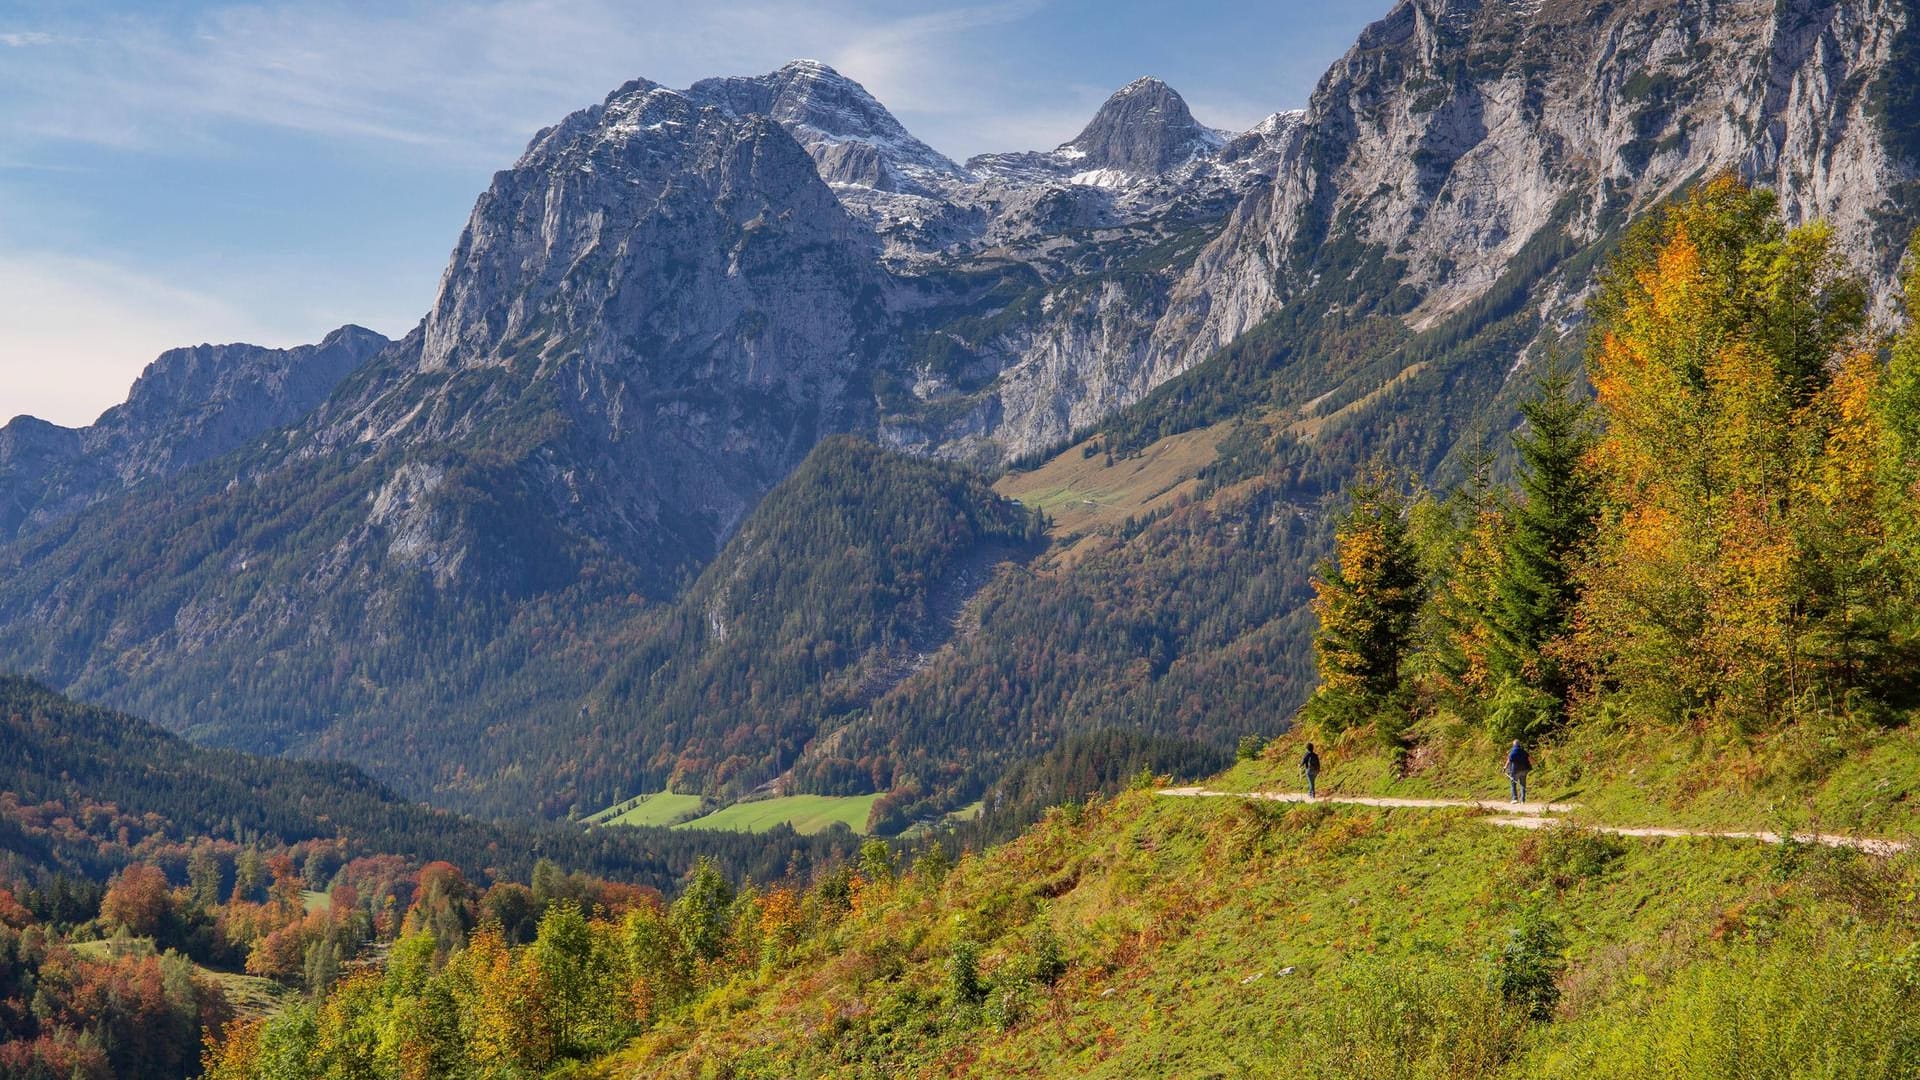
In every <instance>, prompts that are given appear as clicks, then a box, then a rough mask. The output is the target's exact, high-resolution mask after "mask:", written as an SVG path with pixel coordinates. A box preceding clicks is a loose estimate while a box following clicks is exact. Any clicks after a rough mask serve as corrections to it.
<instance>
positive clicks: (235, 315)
mask: <svg viewBox="0 0 1920 1080" xmlns="http://www.w3.org/2000/svg"><path fill="white" fill-rule="evenodd" d="M0 296H5V297H6V298H7V303H6V305H5V307H4V308H3V309H0V388H4V389H3V390H0V395H3V396H0V423H4V422H5V421H6V420H7V419H9V418H11V417H13V416H16V415H19V414H22V413H26V414H31V415H33V416H38V417H40V418H41V419H43V420H51V421H53V422H54V423H57V424H66V425H69V426H78V425H81V424H87V423H91V422H92V421H93V419H94V417H96V416H98V415H99V414H100V412H101V411H102V410H103V409H105V408H106V407H107V406H109V405H112V404H114V403H116V402H118V401H120V400H122V399H123V398H125V396H126V389H127V387H128V386H130V385H132V383H133V380H134V379H135V378H136V377H137V376H138V375H139V374H140V372H141V370H142V369H143V368H145V367H146V365H147V363H148V362H150V361H151V360H152V359H153V358H154V356H155V355H156V354H157V353H158V352H159V351H160V348H163V347H165V346H164V345H162V346H156V344H155V343H156V342H162V343H166V345H181V344H189V343H197V342H203V341H221V342H224V341H236V340H256V341H263V342H264V343H267V344H289V343H288V342H279V341H274V340H272V335H270V334H268V333H266V332H265V328H263V327H261V326H260V325H258V324H257V323H256V322H255V321H254V320H253V319H251V318H249V317H248V316H247V314H246V313H245V312H242V311H240V310H237V309H236V308H235V307H233V306H232V305H231V304H228V303H226V302H225V301H223V300H219V299H216V298H213V297H209V296H206V295H203V294H201V293H197V292H194V291H191V290H188V289H183V288H180V287H179V286H177V285H173V284H170V283H168V282H165V281H161V280H159V279H157V278H155V277H153V276H151V275H147V274H143V273H139V272H137V271H132V270H128V269H126V268H124V267H120V266H115V265H113V264H110V263H105V262H100V261H97V260H92V259H81V258H74V257H71V256H65V255H49V254H4V255H0Z"/></svg>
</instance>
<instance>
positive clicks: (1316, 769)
mask: <svg viewBox="0 0 1920 1080" xmlns="http://www.w3.org/2000/svg"><path fill="white" fill-rule="evenodd" d="M1300 771H1301V772H1303V773H1306V774H1307V798H1309V799H1311V798H1313V797H1314V793H1313V782H1314V781H1315V780H1316V779H1318V778H1319V776H1320V755H1319V754H1316V753H1314V752H1313V744H1312V743H1308V744H1307V756H1305V757H1303V758H1301V759H1300Z"/></svg>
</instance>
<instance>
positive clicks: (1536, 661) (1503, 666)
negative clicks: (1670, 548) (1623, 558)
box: [1489, 362, 1598, 703]
mask: <svg viewBox="0 0 1920 1080" xmlns="http://www.w3.org/2000/svg"><path fill="white" fill-rule="evenodd" d="M1520 413H1521V416H1523V417H1524V418H1525V419H1526V427H1525V428H1524V429H1523V430H1521V431H1520V432H1519V433H1517V434H1516V435H1515V436H1514V440H1513V444H1514V448H1515V449H1516V450H1517V451H1518V452H1519V455H1520V475H1519V480H1520V490H1521V492H1522V494H1523V496H1524V497H1523V498H1522V499H1520V500H1519V501H1518V503H1517V504H1516V505H1515V506H1514V507H1513V508H1512V509H1511V510H1510V511H1509V512H1508V527H1507V529H1506V530H1505V543H1504V544H1503V546H1502V550H1501V558H1500V564H1499V567H1498V569H1497V570H1496V572H1495V576H1494V582H1493V591H1494V602H1493V605H1492V624H1493V625H1492V627H1491V629H1492V631H1493V632H1492V635H1491V637H1492V640H1491V643H1490V645H1491V647H1490V649H1489V652H1490V654H1491V655H1490V657H1489V660H1490V667H1491V668H1492V669H1493V674H1494V675H1495V677H1496V678H1500V679H1514V680H1518V681H1520V682H1522V683H1524V684H1525V685H1526V686H1528V687H1530V688H1532V689H1534V690H1536V691H1540V692H1542V693H1545V694H1549V695H1551V696H1552V697H1554V698H1555V699H1558V700H1559V701H1561V702H1563V703H1564V701H1565V699H1566V693H1567V679H1566V675H1565V671H1564V667H1563V665H1562V663H1561V662H1560V661H1559V660H1558V659H1557V658H1556V657H1554V656H1553V655H1552V651H1551V650H1550V649H1548V648H1547V646H1548V644H1549V643H1550V642H1552V641H1554V640H1555V639H1556V638H1559V637H1560V636H1561V635H1562V634H1564V633H1565V632H1566V630H1567V625H1568V621H1569V619H1570V617H1571V614H1572V611H1573V606H1574V600H1575V595H1576V586H1575V581H1574V571H1575V569H1576V567H1577V565H1578V562H1579V559H1580V557H1581V554H1582V552H1583V551H1584V550H1585V549H1586V546H1587V544H1588V542H1589V541H1590V540H1591V539H1592V537H1593V529H1594V522H1595V519H1596V518H1597V516H1598V501H1597V498H1598V494H1597V490H1596V485H1595V482H1594V478H1593V476H1592V474H1591V472H1590V470H1589V468H1588V463H1587V455H1588V452H1589V451H1590V450H1591V449H1592V448H1593V444H1594V438H1595V433H1594V427H1593V423H1592V418H1591V415H1590V406H1589V405H1588V403H1587V401H1586V400H1585V399H1584V398H1583V397H1581V396H1580V394H1579V393H1578V391H1577V390H1576V389H1575V388H1574V383H1573V376H1572V374H1571V373H1570V372H1569V371H1567V370H1566V369H1565V368H1564V367H1562V366H1560V364H1559V363H1558V362H1554V363H1552V364H1550V365H1549V366H1548V368H1547V370H1546V372H1545V373H1543V374H1542V375H1541V377H1540V381H1539V384H1538V386H1537V387H1536V389H1535V391H1534V394H1533V396H1531V397H1529V398H1528V399H1527V400H1526V401H1525V402H1523V403H1521V406H1520Z"/></svg>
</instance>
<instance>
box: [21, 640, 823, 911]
mask: <svg viewBox="0 0 1920 1080" xmlns="http://www.w3.org/2000/svg"><path fill="white" fill-rule="evenodd" d="M0 791H4V792H5V793H6V794H4V795H0V841H3V842H0V881H8V880H11V881H15V882H24V883H32V882H37V881H42V880H45V879H46V878H48V877H49V876H53V875H65V876H69V877H85V878H92V879H96V880H104V879H105V878H106V877H107V875H109V874H111V873H114V872H116V871H118V870H119V869H121V868H123V867H125V866H127V865H130V864H133V863H149V864H152V865H155V866H158V867H160V868H161V869H162V870H164V871H165V872H166V873H167V874H168V876H169V878H170V879H171V880H174V881H176V882H178V881H183V880H185V879H186V877H187V874H188V870H189V863H190V861H191V859H192V857H193V855H194V854H195V852H197V851H200V850H202V849H203V848H205V847H206V845H207V844H208V843H212V844H213V845H214V848H215V850H217V852H218V853H219V854H220V857H221V859H222V861H223V865H224V866H225V867H226V868H227V869H226V870H225V872H226V873H228V874H229V875H230V874H231V872H232V871H231V866H232V862H233V860H234V859H236V858H238V857H240V855H242V854H243V853H244V852H246V851H248V850H256V849H258V850H269V851H270V850H280V849H298V848H300V846H301V845H315V846H316V847H317V848H323V849H325V850H327V851H328V852H331V853H334V854H332V855H330V856H329V857H334V858H341V859H345V858H356V857H367V856H391V857H396V858H401V859H404V860H407V861H409V862H410V863H411V865H414V866H419V865H422V864H424V863H428V862H435V861H445V862H452V863H455V864H457V865H459V866H462V867H465V868H467V870H468V872H470V873H473V874H476V875H479V876H480V877H481V878H482V879H484V880H493V879H497V878H511V879H515V880H526V879H527V877H528V876H529V875H530V874H532V872H533V870H534V866H535V864H536V862H537V861H538V860H539V859H541V858H547V859H551V860H554V861H556V862H558V863H561V864H563V865H565V866H567V867H568V868H570V869H574V870H582V871H587V872H591V873H595V874H600V875H603V876H606V877H608V878H613V879H618V880H623V881H630V882H634V883H636V884H641V885H647V886H650V887H653V888H657V889H671V888H673V887H674V885H675V883H677V882H678V881H679V880H680V879H681V878H682V877H683V876H684V875H685V874H686V873H687V871H688V870H689V869H690V868H691V867H692V866H693V864H694V861H695V860H696V858H698V857H699V856H700V855H702V854H707V855H709V856H711V857H712V858H713V859H715V860H717V861H718V862H719V863H720V865H721V866H722V867H723V868H724V869H725V870H726V871H727V872H728V873H729V874H730V875H733V876H735V877H749V876H750V877H753V878H755V879H756V880H761V881H771V880H777V879H780V878H782V877H784V876H785V875H787V874H788V873H790V872H796V871H803V870H804V869H805V868H806V867H807V866H809V865H811V864H812V863H813V862H814V861H816V860H825V859H830V858H833V857H835V856H836V855H839V854H844V853H845V852H847V851H849V850H850V849H851V848H852V846H853V844H854V843H855V838H854V837H852V836H851V834H847V833H839V834H829V835H823V836H813V837H808V836H800V835H798V834H795V833H794V832H793V831H792V830H790V829H779V830H776V831H775V832H773V833H770V834H766V835H762V836H748V835H744V834H732V833H723V834H704V833H702V834H691V833H687V832H675V831H672V830H667V829H649V828H637V829H636V828H622V829H597V830H586V829H582V828H579V827H577V826H573V825H568V824H561V823H555V824H538V823H533V822H526V821H520V822H502V823H486V822H480V821H476V820H474V819H472V818H467V817H462V816H459V815H456V814H453V813H449V812H447V811H443V810H436V809H433V808H430V807H426V806H422V805H420V804H418V803H412V802H408V801H406V800H404V799H401V798H399V797H398V796H396V795H394V794H393V793H392V792H389V791H387V790H386V789H385V788H382V787H381V786H380V785H378V784H376V783H374V782H373V781H371V780H369V779H368V778H367V777H366V776H365V774H363V773H361V772H360V771H359V770H357V769H353V768H351V767H348V766H342V765H333V764H323V763H311V762H296V761H285V760H281V759H276V758H262V757H255V756H253V755H250V754H241V753H238V752H235V751H230V750H215V749H207V748H203V747H196V746H193V745H191V744H189V743H187V742H185V741H183V740H181V739H179V738H177V737H175V736H173V735H170V734H168V733H166V732H164V731H161V730H160V729H159V728H157V727H154V726H153V725H151V724H148V723H146V722H144V721H141V720H137V719H135V718H133V717H129V716H125V715H123V714H121V713H116V712H113V711H111V710H107V709H101V708H97V707H94V706H89V705H82V704H79V703H76V702H73V701H70V700H68V699H66V698H64V697H61V696H60V695H57V694H54V693H53V692H52V691H49V690H47V689H46V688H44V687H42V686H39V685H38V684H36V683H33V682H31V681H29V680H25V679H19V678H12V677H0Z"/></svg>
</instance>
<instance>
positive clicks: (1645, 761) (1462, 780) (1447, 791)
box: [1214, 719, 1920, 839]
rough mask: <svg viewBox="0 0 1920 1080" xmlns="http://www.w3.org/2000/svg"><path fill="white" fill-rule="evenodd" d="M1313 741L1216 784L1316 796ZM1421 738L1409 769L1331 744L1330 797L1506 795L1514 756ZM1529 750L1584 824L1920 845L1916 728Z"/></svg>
mask: <svg viewBox="0 0 1920 1080" xmlns="http://www.w3.org/2000/svg"><path fill="white" fill-rule="evenodd" d="M1310 737H1311V735H1310V733H1293V734H1289V735H1287V736H1284V737H1282V738H1279V739H1276V740H1274V741H1273V742H1272V743H1271V744H1269V745H1268V746H1267V747H1266V749H1265V750H1264V751H1263V752H1262V753H1261V755H1260V756H1259V757H1258V758H1257V759H1255V760H1253V761H1247V762H1242V763H1240V764H1238V765H1236V766H1235V767H1234V768H1233V769H1232V770H1230V771H1229V772H1228V773H1226V774H1225V775H1223V776H1221V777H1218V778H1216V780H1215V781H1214V785H1215V786H1217V787H1218V788H1219V789H1220V790H1229V791H1252V790H1287V791H1295V790H1304V786H1305V785H1304V783H1303V781H1302V780H1301V777H1300V774H1299V769H1298V764H1297V763H1298V761H1299V759H1300V755H1301V753H1302V751H1303V749H1304V744H1305V742H1306V741H1307V740H1308V738H1310ZM1413 739H1414V743H1413V747H1412V749H1411V750H1410V752H1409V753H1408V754H1407V755H1406V756H1405V763H1404V766H1403V767H1399V768H1397V767H1396V766H1395V764H1394V762H1393V760H1392V758H1391V757H1390V756H1389V755H1387V754H1386V753H1384V752H1383V751H1381V750H1380V748H1379V747H1378V745H1377V744H1376V743H1375V742H1374V741H1373V739H1372V734H1371V732H1370V731H1367V730H1356V731H1352V732H1349V733H1347V735H1346V736H1345V737H1343V738H1341V739H1338V740H1335V741H1333V742H1330V743H1329V742H1326V741H1321V742H1319V743H1318V744H1317V745H1318V748H1319V750H1320V755H1321V759H1322V762H1323V771H1322V773H1321V775H1320V782H1319V790H1320V792H1321V793H1322V794H1328V795H1340V794H1348V795H1394V796H1407V797H1422V796H1435V797H1444V798H1463V799H1464V798H1483V799H1484V798H1494V799H1503V798H1506V797H1507V793H1508V792H1507V780H1506V777H1505V775H1504V774H1503V772H1502V768H1503V763H1504V761H1505V757H1506V746H1505V745H1504V744H1500V743H1496V742H1494V741H1493V740H1491V739H1489V738H1487V737H1486V736H1485V735H1483V734H1482V733H1480V732H1479V731H1477V730H1476V729H1474V728H1472V727H1471V726H1469V725H1466V724H1464V723H1460V722H1457V721H1448V720H1446V719H1441V720H1437V721H1428V722H1425V723H1423V724H1422V725H1420V726H1419V727H1417V728H1416V729H1415V730H1414V732H1413ZM1530 749H1531V754H1532V757H1533V760H1534V765H1535V767H1534V771H1533V774H1532V777H1531V783H1530V785H1529V787H1530V791H1529V792H1528V795H1529V797H1530V798H1533V799H1540V800H1552V801H1556V802H1571V803H1575V804H1577V805H1578V809H1577V810H1576V812H1575V814H1574V817H1575V818H1576V820H1580V821H1585V822H1590V823H1595V824H1606V825H1619V826H1677V827H1684V828H1700V829H1721V830H1766V829H1771V830H1780V829H1793V830H1813V829H1817V830H1818V831H1821V832H1831V833H1845V834H1854V835H1860V836H1874V837H1885V838H1889V839H1911V838H1916V837H1920V798H1917V797H1916V796H1920V731H1916V730H1915V729H1914V728H1913V727H1911V726H1906V727H1897V728H1892V729H1887V728H1883V727H1880V726H1877V725H1874V724H1870V723H1863V722H1859V721H1846V720H1826V719H1809V720H1806V721H1803V722H1800V723H1797V724H1792V725H1787V726H1785V727H1784V728H1783V730H1781V731H1780V732H1778V733H1774V734H1769V735H1764V736H1750V737H1743V736H1735V735H1727V734H1717V735H1716V734H1708V733H1703V732H1696V731H1691V730H1672V729H1656V728H1653V727H1651V726H1647V725H1631V724H1625V723H1621V724H1615V725H1612V726H1607V725H1603V724H1597V723H1589V724H1581V725H1577V726H1575V727H1574V728H1573V729H1572V730H1571V731H1569V732H1568V733H1567V734H1566V735H1565V736H1564V737H1562V738H1559V739H1553V740H1548V741H1546V742H1544V743H1541V744H1537V745H1534V746H1532V747H1530Z"/></svg>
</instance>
